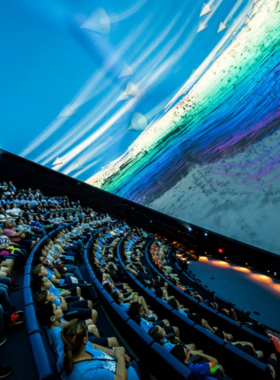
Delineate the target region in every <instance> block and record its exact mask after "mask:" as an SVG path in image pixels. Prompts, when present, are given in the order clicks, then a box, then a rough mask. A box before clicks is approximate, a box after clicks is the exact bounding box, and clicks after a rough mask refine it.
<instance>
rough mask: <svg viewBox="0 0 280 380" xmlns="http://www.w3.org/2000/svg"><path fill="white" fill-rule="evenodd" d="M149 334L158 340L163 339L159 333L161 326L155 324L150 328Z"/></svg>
mask: <svg viewBox="0 0 280 380" xmlns="http://www.w3.org/2000/svg"><path fill="white" fill-rule="evenodd" d="M149 335H150V336H151V337H152V338H153V339H154V340H155V341H156V342H159V341H160V340H161V336H160V334H159V326H153V327H151V328H150V330H149Z"/></svg>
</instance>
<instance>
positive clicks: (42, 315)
mask: <svg viewBox="0 0 280 380" xmlns="http://www.w3.org/2000/svg"><path fill="white" fill-rule="evenodd" d="M53 315H54V314H53V303H52V302H51V301H49V302H47V303H46V304H45V305H43V307H41V308H40V309H39V310H38V311H37V316H38V319H39V321H40V322H41V323H42V325H43V326H50V325H51V324H52V321H51V320H50V318H51V317H52V316H53Z"/></svg>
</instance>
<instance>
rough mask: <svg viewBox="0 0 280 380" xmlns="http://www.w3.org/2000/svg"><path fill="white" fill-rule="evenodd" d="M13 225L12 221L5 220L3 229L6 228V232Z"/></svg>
mask: <svg viewBox="0 0 280 380" xmlns="http://www.w3.org/2000/svg"><path fill="white" fill-rule="evenodd" d="M13 226H14V224H13V222H12V220H6V222H5V223H4V227H5V228H7V229H8V230H9V229H11V228H13Z"/></svg>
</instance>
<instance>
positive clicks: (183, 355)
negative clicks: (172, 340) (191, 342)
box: [170, 344, 190, 364]
mask: <svg viewBox="0 0 280 380" xmlns="http://www.w3.org/2000/svg"><path fill="white" fill-rule="evenodd" d="M170 353H171V354H172V355H173V356H175V358H176V359H178V360H179V361H180V362H181V363H183V364H188V362H189V359H190V354H189V350H188V349H187V348H186V347H185V346H183V345H182V344H179V345H177V346H175V347H173V348H172V350H171V351H170Z"/></svg>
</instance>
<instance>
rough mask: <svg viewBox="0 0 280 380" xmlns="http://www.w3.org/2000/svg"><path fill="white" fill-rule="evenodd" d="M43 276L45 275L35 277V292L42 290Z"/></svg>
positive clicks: (33, 282)
mask: <svg viewBox="0 0 280 380" xmlns="http://www.w3.org/2000/svg"><path fill="white" fill-rule="evenodd" d="M43 278H44V277H43V276H38V277H35V278H34V280H33V281H32V286H33V289H34V291H35V292H39V291H40V290H42V289H41V288H42V286H43Z"/></svg>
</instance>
